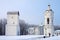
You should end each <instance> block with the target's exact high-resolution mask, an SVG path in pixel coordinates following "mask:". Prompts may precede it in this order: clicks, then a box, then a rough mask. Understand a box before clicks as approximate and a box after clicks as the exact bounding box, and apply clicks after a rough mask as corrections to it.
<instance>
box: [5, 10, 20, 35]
mask: <svg viewBox="0 0 60 40" xmlns="http://www.w3.org/2000/svg"><path fill="white" fill-rule="evenodd" d="M5 35H6V36H17V35H20V26H19V12H18V11H17V12H8V13H7V25H6V30H5Z"/></svg>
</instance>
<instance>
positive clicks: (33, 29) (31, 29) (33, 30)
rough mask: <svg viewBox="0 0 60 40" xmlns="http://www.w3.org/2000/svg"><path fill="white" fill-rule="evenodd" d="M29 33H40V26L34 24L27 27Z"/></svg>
mask: <svg viewBox="0 0 60 40" xmlns="http://www.w3.org/2000/svg"><path fill="white" fill-rule="evenodd" d="M28 34H29V35H40V26H34V27H29V28H28Z"/></svg>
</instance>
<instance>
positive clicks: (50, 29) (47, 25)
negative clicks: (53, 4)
mask: <svg viewBox="0 0 60 40" xmlns="http://www.w3.org/2000/svg"><path fill="white" fill-rule="evenodd" d="M53 17H54V12H53V11H52V9H51V8H50V5H48V9H47V10H46V11H45V13H44V35H45V36H52V35H53V34H54V26H53Z"/></svg>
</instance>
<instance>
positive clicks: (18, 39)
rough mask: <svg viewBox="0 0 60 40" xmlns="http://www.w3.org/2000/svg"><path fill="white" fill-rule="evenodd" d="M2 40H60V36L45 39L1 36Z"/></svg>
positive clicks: (29, 36)
mask: <svg viewBox="0 0 60 40" xmlns="http://www.w3.org/2000/svg"><path fill="white" fill-rule="evenodd" d="M0 40H60V36H54V37H50V38H43V35H23V36H0Z"/></svg>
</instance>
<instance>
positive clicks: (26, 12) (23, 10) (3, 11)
mask: <svg viewBox="0 0 60 40" xmlns="http://www.w3.org/2000/svg"><path fill="white" fill-rule="evenodd" d="M48 4H50V5H51V8H52V10H53V11H54V25H60V18H59V17H60V0H0V19H1V18H2V19H3V18H7V12H8V11H19V12H20V16H19V18H20V19H22V20H25V22H26V23H29V24H37V25H41V23H42V24H43V23H44V11H45V10H46V9H47V8H48Z"/></svg>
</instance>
